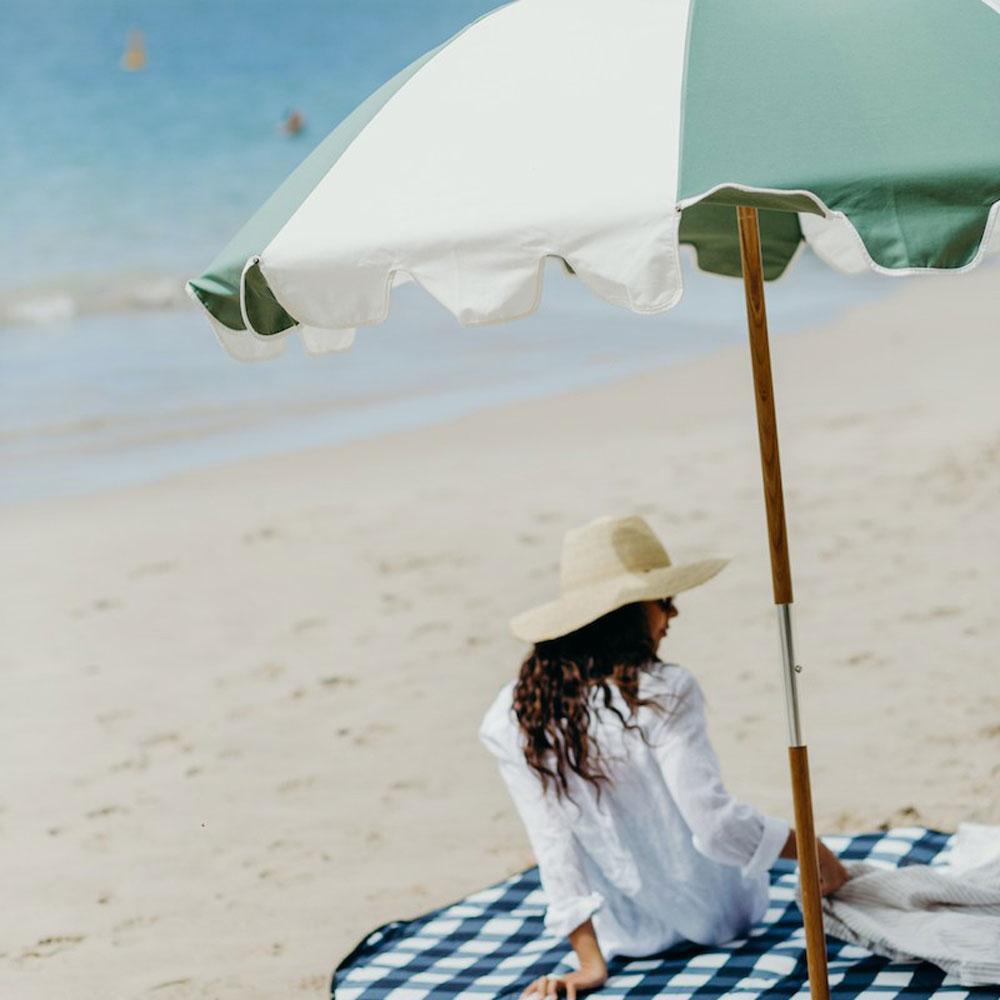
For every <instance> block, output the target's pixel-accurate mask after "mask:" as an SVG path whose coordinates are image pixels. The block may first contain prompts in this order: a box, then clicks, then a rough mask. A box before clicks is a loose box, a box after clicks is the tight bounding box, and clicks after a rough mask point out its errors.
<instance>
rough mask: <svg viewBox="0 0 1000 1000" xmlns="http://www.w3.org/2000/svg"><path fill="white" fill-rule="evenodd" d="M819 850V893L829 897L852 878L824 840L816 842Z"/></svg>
mask: <svg viewBox="0 0 1000 1000" xmlns="http://www.w3.org/2000/svg"><path fill="white" fill-rule="evenodd" d="M816 847H817V849H818V850H819V893H820V895H821V896H829V895H832V894H833V893H835V892H836V891H837V890H838V889H839V888H840V887H841V886H842V885H843V884H844V883H845V882H846V881H847V880H848V879H849V878H850V877H851V876H850V875H849V874H848V871H847V869H846V868H845V867H844V866H843V865H842V864H841V863H840V858H838V857H837V855H836V854H834V853H833V851H831V850H830V848H829V847H827V846H826V844H824V843H823V841H822V840H818V839H817V841H816Z"/></svg>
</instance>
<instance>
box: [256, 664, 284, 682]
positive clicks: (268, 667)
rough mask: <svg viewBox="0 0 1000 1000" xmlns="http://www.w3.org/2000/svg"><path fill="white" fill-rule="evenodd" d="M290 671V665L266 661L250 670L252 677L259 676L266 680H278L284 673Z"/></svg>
mask: <svg viewBox="0 0 1000 1000" xmlns="http://www.w3.org/2000/svg"><path fill="white" fill-rule="evenodd" d="M287 671H288V667H286V666H284V665H282V664H281V663H265V664H263V666H260V667H256V668H255V669H253V670H251V671H250V676H251V677H258V678H260V679H261V680H265V681H274V680H277V679H278V678H279V677H280V676H281V675H282V674H284V673H286V672H287Z"/></svg>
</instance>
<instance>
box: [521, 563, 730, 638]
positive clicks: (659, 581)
mask: <svg viewBox="0 0 1000 1000" xmlns="http://www.w3.org/2000/svg"><path fill="white" fill-rule="evenodd" d="M728 563H729V560H728V559H703V560H701V561H700V562H693V563H686V564H683V565H680V566H662V567H659V568H657V569H651V570H648V571H646V572H644V573H624V574H622V575H620V576H614V577H611V578H610V579H607V580H602V581H601V582H600V583H595V584H592V585H591V586H588V587H576V588H574V589H573V590H571V591H568V592H567V593H564V594H562V595H561V596H559V597H557V598H556V599H555V600H554V601H549V602H548V603H547V604H540V605H539V606H538V607H535V608H531V609H530V610H528V611H524V612H522V613H521V614H519V615H516V616H515V617H514V618H512V619H511V621H510V628H511V631H512V632H513V633H514V635H516V636H517V637H518V639H523V640H525V642H544V641H545V640H546V639H557V638H558V637H559V636H561V635H566V634H568V633H569V632H574V631H575V630H576V629H578V628H582V627H583V626H584V625H589V624H590V623H591V622H593V621H597V619H598V618H600V617H601V616H602V615H606V614H608V613H609V612H611V611H615V610H617V609H618V608H621V607H624V606H625V605H626V604H633V603H635V602H636V601H655V600H659V599H661V598H664V597H673V596H674V594H679V593H680V592H681V591H683V590H690V589H691V588H692V587H697V586H700V585H701V584H703V583H705V582H707V581H708V580H711V579H712V577H713V576H715V575H716V573H718V572H719V571H720V570H722V569H723V568H724V567H725V566H726V565H727V564H728Z"/></svg>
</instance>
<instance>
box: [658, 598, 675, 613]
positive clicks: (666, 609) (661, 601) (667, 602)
mask: <svg viewBox="0 0 1000 1000" xmlns="http://www.w3.org/2000/svg"><path fill="white" fill-rule="evenodd" d="M656 603H657V604H658V605H659V606H660V610H661V611H662V612H663V613H664V614H665V615H669V614H670V612H671V611H675V610H676V607H675V605H674V599H673V598H672V597H660V598H657V601H656Z"/></svg>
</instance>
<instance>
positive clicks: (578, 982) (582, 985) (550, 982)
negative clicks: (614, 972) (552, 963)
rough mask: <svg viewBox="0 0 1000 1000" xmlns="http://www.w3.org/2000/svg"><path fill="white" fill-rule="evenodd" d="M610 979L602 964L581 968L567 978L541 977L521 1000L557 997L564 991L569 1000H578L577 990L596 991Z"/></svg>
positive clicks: (526, 991) (568, 974) (524, 993)
mask: <svg viewBox="0 0 1000 1000" xmlns="http://www.w3.org/2000/svg"><path fill="white" fill-rule="evenodd" d="M607 978H608V968H607V966H606V965H605V964H604V963H603V962H602V963H601V964H600V965H599V966H594V967H592V968H583V967H581V968H580V969H578V970H577V971H576V972H568V973H566V975H565V976H539V977H538V979H536V980H535V981H534V982H533V983H532V984H531V985H530V986H529V987H528V988H527V989H526V990H525V991H524V992H523V993H522V994H521V1000H528V998H529V997H540V998H544V997H557V996H559V991H560V990H562V991H563V992H564V993H565V994H566V997H567V1000H576V993H577V990H596V989H597V988H598V987H600V986H603V985H604V984H605V982H606V981H607Z"/></svg>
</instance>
